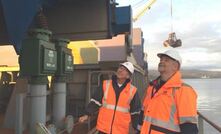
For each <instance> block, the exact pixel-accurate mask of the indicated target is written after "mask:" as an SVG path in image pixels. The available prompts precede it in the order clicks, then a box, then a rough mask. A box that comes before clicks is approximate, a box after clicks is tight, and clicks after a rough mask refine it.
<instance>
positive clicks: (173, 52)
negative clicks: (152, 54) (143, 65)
mask: <svg viewBox="0 0 221 134" xmlns="http://www.w3.org/2000/svg"><path fill="white" fill-rule="evenodd" d="M163 55H167V56H169V57H170V58H172V59H174V60H176V61H177V62H179V64H180V65H181V64H182V58H181V56H180V54H179V53H178V51H176V50H173V49H171V50H167V51H166V52H164V53H158V54H157V56H158V57H161V56H163Z"/></svg>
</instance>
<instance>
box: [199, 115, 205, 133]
mask: <svg viewBox="0 0 221 134" xmlns="http://www.w3.org/2000/svg"><path fill="white" fill-rule="evenodd" d="M198 128H199V134H204V130H203V128H204V126H203V118H202V117H201V116H200V115H198Z"/></svg>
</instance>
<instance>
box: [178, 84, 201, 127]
mask: <svg viewBox="0 0 221 134" xmlns="http://www.w3.org/2000/svg"><path fill="white" fill-rule="evenodd" d="M175 99H176V105H177V113H178V118H179V123H180V124H183V123H197V94H196V92H195V91H194V89H193V88H191V87H187V86H182V87H181V88H180V89H179V90H177V91H176V95H175Z"/></svg>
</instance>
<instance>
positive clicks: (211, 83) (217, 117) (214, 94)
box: [184, 79, 221, 134]
mask: <svg viewBox="0 0 221 134" xmlns="http://www.w3.org/2000/svg"><path fill="white" fill-rule="evenodd" d="M184 81H185V82H186V83H188V84H189V85H191V86H192V87H193V88H194V89H195V91H196V92H197V94H198V100H197V101H198V110H199V111H200V112H201V113H202V114H204V115H205V116H206V117H208V118H209V119H210V120H212V121H213V122H214V123H216V124H217V125H219V126H221V79H185V80H184ZM204 133H205V134H220V133H219V132H218V131H216V130H214V128H212V127H210V126H209V125H208V124H207V123H204Z"/></svg>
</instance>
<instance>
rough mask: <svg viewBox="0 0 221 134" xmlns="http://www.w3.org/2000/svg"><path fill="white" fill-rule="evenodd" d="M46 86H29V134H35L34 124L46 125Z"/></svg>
mask: <svg viewBox="0 0 221 134" xmlns="http://www.w3.org/2000/svg"><path fill="white" fill-rule="evenodd" d="M46 96H47V90H46V84H44V85H37V84H31V85H30V122H29V123H30V133H31V134H35V133H36V132H35V129H36V124H37V123H38V122H39V123H43V124H45V123H46Z"/></svg>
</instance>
